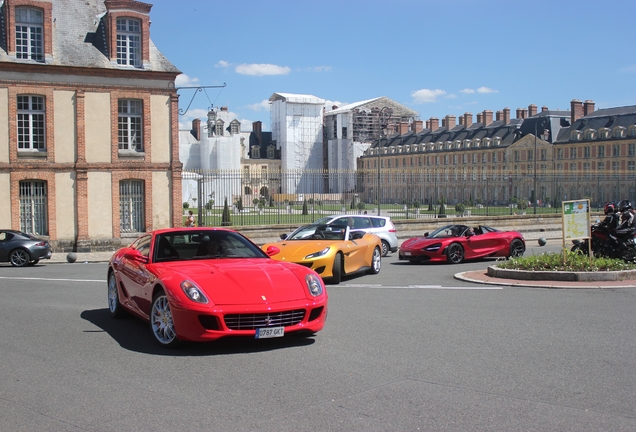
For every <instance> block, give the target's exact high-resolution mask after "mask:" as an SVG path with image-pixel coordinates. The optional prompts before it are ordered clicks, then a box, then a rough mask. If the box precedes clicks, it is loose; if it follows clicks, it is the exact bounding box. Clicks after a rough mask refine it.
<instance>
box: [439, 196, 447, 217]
mask: <svg viewBox="0 0 636 432" xmlns="http://www.w3.org/2000/svg"><path fill="white" fill-rule="evenodd" d="M438 214H440V215H445V214H446V204H445V202H444V197H442V198H441V199H440V200H439V212H438Z"/></svg>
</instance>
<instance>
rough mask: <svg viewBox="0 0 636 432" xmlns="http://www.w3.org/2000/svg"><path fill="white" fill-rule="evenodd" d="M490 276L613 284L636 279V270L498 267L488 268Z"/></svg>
mask: <svg viewBox="0 0 636 432" xmlns="http://www.w3.org/2000/svg"><path fill="white" fill-rule="evenodd" d="M487 274H488V276H491V277H496V278H502V279H515V280H526V281H537V280H540V281H544V280H550V281H560V282H611V281H622V280H632V279H636V270H622V271H606V272H564V271H529V270H509V269H502V268H499V267H497V266H489V267H488V272H487Z"/></svg>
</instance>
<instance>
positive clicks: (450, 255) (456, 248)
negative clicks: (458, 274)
mask: <svg viewBox="0 0 636 432" xmlns="http://www.w3.org/2000/svg"><path fill="white" fill-rule="evenodd" d="M446 259H447V260H448V262H450V263H452V264H459V263H461V262H462V261H464V248H463V247H462V245H460V244H459V243H451V245H450V246H449V247H448V249H446Z"/></svg>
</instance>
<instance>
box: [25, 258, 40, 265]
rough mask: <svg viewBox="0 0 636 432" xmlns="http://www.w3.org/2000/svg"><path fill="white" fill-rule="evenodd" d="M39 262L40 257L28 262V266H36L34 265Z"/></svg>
mask: <svg viewBox="0 0 636 432" xmlns="http://www.w3.org/2000/svg"><path fill="white" fill-rule="evenodd" d="M39 262H40V260H39V259H36V260H33V261H29V263H28V264H27V265H28V266H34V265H36V264H37V263H39Z"/></svg>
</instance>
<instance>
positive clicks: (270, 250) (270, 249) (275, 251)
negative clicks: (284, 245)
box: [265, 246, 280, 257]
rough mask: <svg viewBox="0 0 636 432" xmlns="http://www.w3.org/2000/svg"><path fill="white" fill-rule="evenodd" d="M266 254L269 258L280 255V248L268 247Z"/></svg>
mask: <svg viewBox="0 0 636 432" xmlns="http://www.w3.org/2000/svg"><path fill="white" fill-rule="evenodd" d="M265 253H266V254H267V256H270V257H271V256H274V255H276V254H279V253H280V248H278V247H276V246H268V247H267V250H266V251H265Z"/></svg>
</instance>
